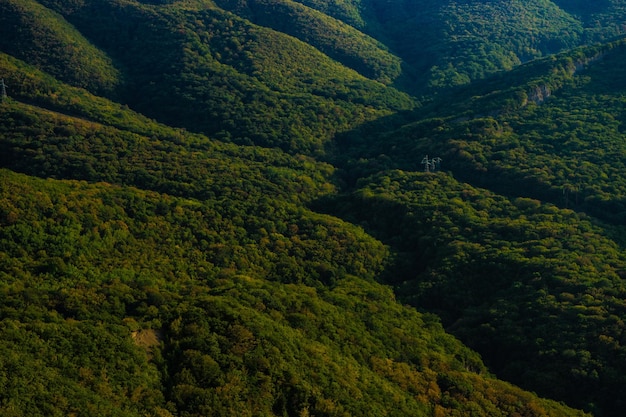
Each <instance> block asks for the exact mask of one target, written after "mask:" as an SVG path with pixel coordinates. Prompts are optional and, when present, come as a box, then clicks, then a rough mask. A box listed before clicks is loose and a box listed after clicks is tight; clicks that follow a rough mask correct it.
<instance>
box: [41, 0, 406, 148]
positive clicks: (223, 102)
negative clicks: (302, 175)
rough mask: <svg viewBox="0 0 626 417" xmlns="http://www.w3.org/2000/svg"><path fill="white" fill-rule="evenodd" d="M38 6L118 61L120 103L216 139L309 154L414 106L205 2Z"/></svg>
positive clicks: (294, 42)
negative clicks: (367, 123)
mask: <svg viewBox="0 0 626 417" xmlns="http://www.w3.org/2000/svg"><path fill="white" fill-rule="evenodd" d="M42 3H44V4H47V5H49V6H50V7H52V8H54V10H57V11H58V12H59V13H62V14H63V15H64V16H65V18H66V19H67V20H68V21H69V22H71V23H72V24H73V25H74V26H75V27H76V28H78V29H79V30H80V31H81V33H83V34H84V35H85V36H87V37H89V39H91V40H92V41H93V42H94V43H95V44H96V45H98V47H100V48H101V49H102V50H104V51H106V52H107V53H108V54H109V55H110V56H112V57H113V58H115V59H116V61H117V62H120V64H121V65H123V66H124V68H125V69H126V70H125V73H124V75H125V79H126V80H127V84H126V86H125V88H124V90H123V92H121V95H122V99H121V100H122V101H123V102H125V103H127V104H128V105H129V106H130V107H132V108H134V109H136V110H138V111H140V112H142V113H143V114H146V115H148V116H150V117H153V118H155V119H157V120H160V121H162V122H165V123H168V124H171V125H173V126H178V127H184V128H187V129H189V130H192V131H196V132H202V133H205V134H210V135H213V136H215V137H218V138H221V139H223V140H232V141H234V142H236V143H239V144H257V145H261V146H265V147H280V148H282V149H285V150H288V151H289V152H292V153H295V152H297V153H308V154H312V153H316V152H319V151H320V150H321V149H322V148H323V145H324V143H325V142H327V141H328V140H329V139H330V138H331V137H332V136H333V135H334V134H335V133H336V132H339V131H345V130H349V129H350V128H352V127H354V126H356V125H358V124H359V123H362V122H363V121H367V120H373V119H375V118H377V117H381V116H383V115H388V114H390V113H391V112H393V111H397V110H401V109H408V108H411V107H412V106H413V102H412V100H411V99H410V98H409V97H408V96H407V95H405V94H403V93H400V92H399V91H397V90H394V89H393V88H390V87H386V86H385V85H383V84H381V83H380V82H377V81H373V80H370V79H368V78H366V77H364V76H362V75H360V74H359V73H358V72H356V71H355V70H353V69H350V68H348V67H346V66H343V65H341V64H339V63H337V62H336V61H334V60H332V59H331V58H329V57H328V56H326V55H324V54H323V53H321V52H320V51H318V50H317V49H315V48H314V47H313V46H311V45H308V44H305V43H303V42H301V41H299V40H297V39H295V38H293V37H291V36H288V35H285V34H283V33H280V32H276V31H274V30H270V29H267V28H263V27H259V26H256V25H254V24H252V23H251V22H250V21H248V20H245V19H242V18H239V17H237V16H235V15H233V14H232V13H229V12H226V11H224V10H222V9H220V8H218V7H216V6H215V5H214V4H213V3H212V2H207V1H203V2H187V1H185V2H179V3H175V4H173V5H169V6H162V5H146V4H142V3H139V2H134V1H131V2H127V1H112V2H99V1H95V0H90V1H86V2H83V3H81V5H80V6H77V7H76V8H69V7H67V5H65V4H64V3H56V2H52V1H45V2H43V1H42ZM344 26H345V25H344ZM344 29H346V28H344ZM344 29H342V30H344ZM346 30H347V29H346ZM350 36H351V39H356V38H355V36H354V35H350ZM372 42H373V41H371V42H369V43H368V45H370V46H371V48H375V49H376V48H379V46H374V44H373V43H372ZM359 44H361V41H360V39H359ZM371 48H370V49H371ZM376 51H378V52H380V54H384V51H383V50H382V49H380V50H379V49H376ZM378 52H377V53H378ZM384 59H385V60H387V59H391V58H384ZM385 62H386V61H385ZM376 65H377V66H378V67H382V66H383V64H381V63H379V64H376ZM181 108H184V109H186V111H185V112H180V110H179V109H181Z"/></svg>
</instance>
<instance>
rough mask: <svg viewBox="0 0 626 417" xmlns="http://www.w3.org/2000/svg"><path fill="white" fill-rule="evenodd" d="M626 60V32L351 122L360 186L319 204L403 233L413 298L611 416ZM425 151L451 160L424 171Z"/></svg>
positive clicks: (457, 330)
mask: <svg viewBox="0 0 626 417" xmlns="http://www.w3.org/2000/svg"><path fill="white" fill-rule="evenodd" d="M625 59H626V54H625V49H624V43H623V41H616V42H613V43H610V44H606V45H603V46H595V47H590V48H585V49H581V50H577V51H574V52H571V53H567V54H563V55H560V56H557V57H551V58H548V59H545V60H542V61H539V62H535V63H531V64H528V65H526V66H524V67H520V68H519V69H517V70H515V71H512V72H511V73H509V74H508V75H507V76H504V75H502V76H499V77H495V78H493V79H491V80H486V81H485V82H483V83H477V84H476V85H475V86H473V87H468V88H466V89H460V90H459V94H458V99H459V101H458V102H457V103H455V104H454V105H452V106H450V105H447V106H445V107H444V106H443V105H442V103H438V102H437V101H433V103H432V105H429V106H426V107H425V108H424V109H423V111H422V112H421V113H422V119H421V120H420V119H418V117H419V116H418V115H416V117H415V118H416V121H414V122H413V123H411V124H407V125H404V126H402V127H401V128H397V129H395V130H394V131H392V132H388V131H387V132H385V131H383V132H382V133H376V131H377V129H376V125H375V124H374V125H373V128H370V129H369V132H370V133H367V134H362V136H360V137H359V136H358V135H350V136H346V137H345V138H344V139H343V141H342V142H341V143H340V144H339V147H338V148H337V154H338V156H339V157H338V159H337V163H338V164H340V165H341V166H343V167H344V170H343V176H342V177H343V178H344V179H345V181H346V183H347V184H349V185H351V187H352V190H353V191H351V192H350V193H349V194H346V195H345V196H343V197H341V198H338V199H334V200H333V199H330V200H328V199H326V200H323V201H321V202H320V203H319V207H320V208H325V209H326V210H329V211H331V212H333V213H336V214H340V215H341V216H342V217H343V218H344V219H347V220H349V221H351V222H356V223H359V224H362V225H363V226H364V227H365V228H366V230H368V231H370V232H371V233H373V234H374V235H375V236H377V237H379V238H381V239H382V240H383V241H384V242H386V243H389V244H390V245H391V247H392V250H393V251H394V252H396V253H397V255H396V256H397V260H396V266H395V270H394V269H392V271H394V272H393V273H391V274H390V275H389V276H388V278H387V279H388V280H389V282H391V283H393V284H394V285H396V288H397V291H398V292H399V294H401V296H402V298H403V299H404V300H406V301H409V302H411V303H412V304H414V305H416V306H420V307H422V308H428V309H429V310H431V311H436V312H437V313H438V314H439V315H440V316H441V317H442V318H443V320H444V324H446V325H447V326H449V327H448V328H449V329H450V330H451V331H452V332H453V333H454V334H456V335H457V336H459V337H460V338H461V339H462V340H463V341H465V342H466V343H468V344H469V345H470V346H471V347H474V348H476V349H477V350H478V351H479V352H481V354H483V355H484V357H485V358H486V360H487V363H488V364H489V365H490V366H491V367H492V369H493V370H494V371H495V372H496V373H497V375H498V376H502V377H505V378H506V379H508V380H512V381H515V382H516V383H518V384H520V385H522V386H524V387H527V388H529V389H532V390H533V391H536V392H538V393H540V394H541V395H546V396H550V397H552V398H559V399H561V400H564V401H566V402H568V403H569V404H573V405H576V406H577V407H583V408H586V409H588V410H590V411H593V412H597V413H599V414H600V413H605V414H606V415H619V413H620V412H621V411H620V410H621V409H622V407H623V403H622V400H621V396H620V395H619V391H620V390H621V388H622V387H623V386H624V384H625V383H626V381H625V380H624V379H623V378H622V377H621V375H623V374H624V372H625V368H626V363H624V362H623V360H622V358H623V356H624V353H623V347H622V342H621V335H622V331H623V312H624V308H625V306H624V305H623V302H622V301H623V300H624V299H626V288H625V287H624V285H623V277H624V276H625V273H626V272H625V271H626V263H625V261H626V259H625V258H624V252H623V245H624V240H623V236H622V233H623V227H622V225H623V219H624V208H623V201H622V200H623V198H624V197H623V196H624V191H623V190H622V184H623V172H624V169H623V167H622V159H623V152H624V146H623V144H624V135H623V129H622V128H621V124H622V121H623V116H624V115H623V113H624V112H623V107H624V102H623V100H624V95H625V93H626V92H625V90H624V85H626V84H625V83H624V79H623V78H624V77H623V74H622V71H621V69H620V68H621V67H622V66H623V63H624V62H625ZM542 74H543V75H542ZM506 82H508V88H503V87H504V86H505V85H506ZM443 104H447V102H446V101H445V100H444V102H443ZM435 115H439V116H440V117H438V118H435V117H433V116H435ZM400 123H401V122H400ZM367 131H368V129H365V128H364V129H363V130H362V132H367ZM425 155H430V156H431V157H433V156H440V157H442V158H443V161H442V163H441V169H442V171H443V172H442V171H440V172H436V173H434V174H433V173H430V174H429V173H423V172H415V171H423V170H424V167H423V165H421V164H420V162H421V161H422V159H423V158H424V156H425ZM398 168H399V169H401V170H399V169H398ZM452 175H454V177H457V178H461V179H462V180H464V181H468V182H470V183H472V184H475V185H480V186H483V187H488V188H490V189H492V190H493V191H495V192H498V193H499V194H493V192H489V191H486V190H481V189H479V188H474V187H473V186H470V185H468V184H462V183H460V182H458V181H457V180H455V179H453V177H452ZM573 210H576V211H577V212H578V213H576V212H575V211H573ZM591 216H593V217H591ZM557 335H558V336H557ZM613 341H615V343H613Z"/></svg>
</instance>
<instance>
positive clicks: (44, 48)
mask: <svg viewBox="0 0 626 417" xmlns="http://www.w3.org/2000/svg"><path fill="white" fill-rule="evenodd" d="M0 51H2V52H5V53H8V54H11V55H13V56H15V57H16V58H20V59H22V60H24V61H26V62H28V63H30V64H32V65H35V66H38V67H40V68H42V69H44V70H45V71H47V72H48V73H50V74H52V75H54V76H56V77H57V78H58V79H60V80H63V81H65V82H66V83H68V84H72V85H75V86H78V87H84V88H87V89H90V90H91V91H93V92H96V93H101V94H105V95H107V94H111V93H112V92H113V90H114V89H115V88H116V86H117V85H118V84H119V83H120V74H119V71H118V70H117V69H116V68H115V67H114V66H113V63H112V62H111V59H110V58H109V57H108V56H107V55H105V54H104V53H103V52H102V51H100V50H98V49H96V48H95V47H94V46H93V45H92V44H91V43H89V41H88V40H87V39H85V38H84V37H83V35H82V34H81V33H79V32H78V31H77V30H76V29H74V28H73V27H72V26H71V25H69V24H68V23H67V22H66V21H65V20H63V18H62V17H61V16H59V15H57V14H56V13H54V12H52V11H50V10H48V9H46V8H45V7H43V6H41V5H40V4H38V3H37V2H36V1H32V0H20V1H13V0H3V1H2V2H0Z"/></svg>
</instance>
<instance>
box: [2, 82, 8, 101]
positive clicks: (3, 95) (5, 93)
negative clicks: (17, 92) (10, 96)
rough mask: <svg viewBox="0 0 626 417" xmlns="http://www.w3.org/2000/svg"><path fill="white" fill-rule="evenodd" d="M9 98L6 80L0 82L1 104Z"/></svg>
mask: <svg viewBox="0 0 626 417" xmlns="http://www.w3.org/2000/svg"><path fill="white" fill-rule="evenodd" d="M6 98H7V86H6V84H5V83H4V79H2V80H0V103H1V102H3V101H4V100H6Z"/></svg>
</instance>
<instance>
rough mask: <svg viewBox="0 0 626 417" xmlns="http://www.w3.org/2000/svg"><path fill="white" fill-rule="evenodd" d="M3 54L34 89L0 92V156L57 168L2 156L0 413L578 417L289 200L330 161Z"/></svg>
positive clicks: (340, 229)
mask: <svg viewBox="0 0 626 417" xmlns="http://www.w3.org/2000/svg"><path fill="white" fill-rule="evenodd" d="M0 62H1V65H0V68H2V71H3V73H11V74H12V71H14V72H15V73H19V74H21V75H22V77H23V78H21V79H20V78H19V77H17V76H11V78H10V79H11V84H12V85H13V86H14V87H13V90H14V91H18V92H20V94H24V96H25V97H31V99H34V100H36V101H37V104H38V105H39V106H33V105H30V104H25V103H22V102H20V101H18V100H15V99H14V98H12V99H10V100H7V101H6V102H4V103H2V104H1V105H0V129H2V131H1V133H0V149H1V152H0V155H2V160H1V164H2V166H3V167H9V168H11V169H13V170H16V171H22V172H25V173H29V174H31V175H35V176H42V177H52V178H57V179H47V180H44V179H38V178H34V177H32V176H26V175H24V174H17V173H15V172H11V171H8V170H6V169H1V170H0V283H1V284H0V291H1V292H2V299H3V303H2V307H1V309H0V333H1V334H2V337H1V338H0V339H1V340H2V342H1V343H0V349H1V350H2V353H3V354H2V355H0V356H1V357H2V359H0V381H1V382H2V386H3V389H2V394H0V395H1V396H2V403H1V405H0V407H2V408H1V410H2V412H3V413H4V414H7V415H29V416H37V415H54V414H75V415H85V416H87V415H93V414H94V413H96V414H104V415H130V416H132V415H166V416H167V415H181V416H200V415H206V414H207V413H213V414H216V415H233V416H234V415H237V416H241V415H250V416H252V415H298V414H303V413H311V414H317V415H328V416H338V415H346V414H348V415H368V414H371V413H372V412H374V413H388V415H398V416H400V415H402V416H405V415H416V416H420V415H433V414H443V415H446V414H454V413H459V414H464V413H468V412H470V410H471V412H472V413H474V414H476V415H485V416H487V415H488V416H493V415H510V414H511V413H520V414H523V415H546V414H547V415H555V416H557V415H563V416H565V415H567V416H570V415H582V413H580V412H577V411H575V410H572V409H569V408H567V407H565V406H563V405H560V404H558V403H555V402H551V401H547V400H542V399H539V398H537V397H536V396H535V395H533V394H530V393H527V392H524V391H521V390H520V389H519V388H515V387H513V386H511V385H509V384H507V383H504V382H501V381H498V380H497V379H495V378H493V377H491V376H490V375H489V374H488V373H487V371H486V369H485V367H484V365H483V364H482V362H481V360H480V358H479V357H478V356H477V355H476V354H475V353H474V352H472V351H470V350H469V349H467V348H466V347H464V346H463V345H461V344H460V343H459V342H458V341H457V340H456V339H454V338H452V337H451V336H449V335H447V334H446V333H445V332H444V331H443V329H442V327H441V325H440V323H439V322H438V320H437V319H436V318H435V317H434V316H429V315H423V314H419V313H417V312H416V311H415V310H413V309H411V308H408V307H404V306H402V305H400V304H399V303H397V302H396V301H395V299H394V297H393V295H392V294H391V292H390V290H389V289H387V288H385V287H383V286H381V285H380V284H377V283H375V282H374V278H375V277H376V276H377V275H378V274H379V273H380V271H381V270H382V269H383V267H384V265H385V263H386V261H387V258H388V251H387V249H386V248H385V247H384V246H383V245H382V244H381V243H380V242H378V241H376V240H375V239H373V238H371V237H370V236H368V235H366V234H365V233H364V232H363V230H362V229H360V228H358V227H355V226H353V225H350V224H348V223H345V222H343V221H341V220H339V219H337V218H334V217H331V216H328V215H321V214H316V213H314V212H312V211H310V210H309V209H307V208H306V207H304V205H303V203H304V202H307V201H310V200H311V199H312V198H318V197H320V196H322V195H325V194H328V193H329V192H332V190H333V187H332V185H330V184H329V183H328V182H327V178H328V176H329V175H330V173H331V169H330V167H329V166H328V165H326V164H321V163H317V162H315V161H313V160H311V159H308V158H304V157H292V156H289V155H287V154H285V153H283V152H281V151H278V150H264V149H260V148H248V147H240V146H235V145H231V144H220V143H218V142H214V141H211V140H209V139H207V138H206V137H203V136H195V135H191V134H188V133H185V132H181V131H180V130H176V129H172V128H169V127H167V126H163V125H158V124H156V123H155V122H153V121H150V120H149V119H146V118H143V117H142V116H140V115H137V114H135V113H133V112H131V111H129V110H127V109H124V108H123V107H121V106H119V105H116V104H114V103H111V102H107V101H106V100H103V99H98V98H96V97H93V96H89V95H87V94H86V93H85V92H84V91H82V90H78V89H75V88H70V87H67V86H65V85H63V84H60V83H58V82H56V81H55V80H53V79H51V78H49V77H45V76H43V75H42V74H41V73H38V72H37V71H36V70H34V69H33V68H31V67H28V66H26V65H25V64H23V63H21V62H19V61H16V60H14V59H11V58H9V57H6V56H4V57H3V60H2V61H0ZM20 83H23V85H22V84H20ZM44 87H45V88H44ZM42 91H45V92H46V93H45V94H44V93H42ZM28 94H30V95H28ZM83 102H84V103H85V104H84V105H83V104H81V103H83ZM41 106H48V107H54V109H55V111H52V110H49V109H45V108H43V107H41ZM64 112H67V113H72V114H73V116H70V115H68V114H64ZM78 115H80V117H77V116H78ZM68 178H73V179H74V180H68ZM76 180H89V181H90V182H91V183H87V182H85V181H76ZM98 181H107V183H102V182H98ZM140 188H143V190H142V189H140ZM34 378H36V380H37V381H38V383H37V385H36V387H35V388H34V389H33V388H32V380H33V379H34ZM26 387H30V388H29V389H26Z"/></svg>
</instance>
